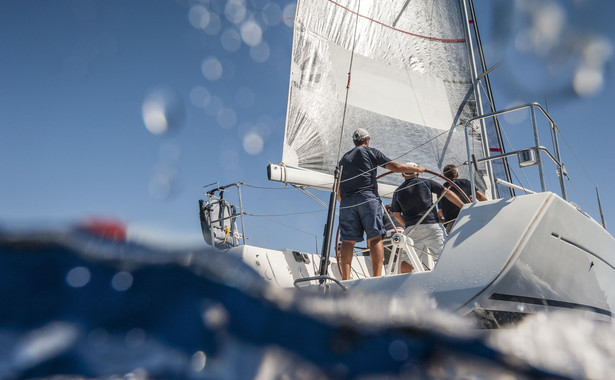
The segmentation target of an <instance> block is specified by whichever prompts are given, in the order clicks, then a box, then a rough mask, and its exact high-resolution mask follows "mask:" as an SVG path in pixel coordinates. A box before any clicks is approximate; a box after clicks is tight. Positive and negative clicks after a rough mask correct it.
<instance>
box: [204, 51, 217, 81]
mask: <svg viewBox="0 0 615 380" xmlns="http://www.w3.org/2000/svg"><path fill="white" fill-rule="evenodd" d="M201 72H202V73H203V76H204V77H205V78H206V79H208V80H210V81H217V80H218V79H220V78H222V63H221V62H220V61H219V60H218V58H215V57H211V58H207V59H205V60H204V61H203V64H202V65H201Z"/></svg>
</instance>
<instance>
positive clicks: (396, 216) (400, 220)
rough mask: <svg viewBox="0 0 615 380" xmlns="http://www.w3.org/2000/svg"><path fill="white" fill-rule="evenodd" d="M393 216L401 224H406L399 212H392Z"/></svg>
mask: <svg viewBox="0 0 615 380" xmlns="http://www.w3.org/2000/svg"><path fill="white" fill-rule="evenodd" d="M393 216H395V219H397V221H398V222H399V223H401V225H402V226H405V225H406V222H404V218H402V216H401V212H394V213H393Z"/></svg>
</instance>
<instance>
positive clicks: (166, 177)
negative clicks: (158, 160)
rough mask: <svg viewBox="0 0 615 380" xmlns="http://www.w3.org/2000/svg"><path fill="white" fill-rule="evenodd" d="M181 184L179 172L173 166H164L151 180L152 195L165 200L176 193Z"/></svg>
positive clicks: (150, 190)
mask: <svg viewBox="0 0 615 380" xmlns="http://www.w3.org/2000/svg"><path fill="white" fill-rule="evenodd" d="M179 183H180V176H179V171H178V170H177V169H176V168H175V167H174V166H172V165H162V166H160V167H159V168H158V169H157V170H156V172H155V173H154V175H153V176H152V179H151V180H150V183H149V192H150V195H151V196H152V197H153V198H156V199H165V198H167V197H169V196H171V195H172V194H173V193H175V191H176V190H177V189H178V187H179Z"/></svg>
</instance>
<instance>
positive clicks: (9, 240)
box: [0, 228, 615, 379]
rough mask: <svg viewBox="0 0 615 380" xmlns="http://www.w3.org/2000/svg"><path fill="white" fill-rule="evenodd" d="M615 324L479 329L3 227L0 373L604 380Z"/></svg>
mask: <svg viewBox="0 0 615 380" xmlns="http://www.w3.org/2000/svg"><path fill="white" fill-rule="evenodd" d="M613 373H615V328H614V327H613V325H612V324H607V323H604V322H596V321H593V320H591V319H586V318H583V317H582V316H579V315H572V314H566V313H553V314H549V315H544V314H541V315H533V316H530V317H528V318H526V319H525V320H524V321H522V322H521V323H519V324H517V325H515V326H512V327H508V328H505V329H499V330H480V329H476V328H475V327H474V326H473V325H472V323H471V322H470V321H468V320H466V319H463V318H460V317H459V316H456V315H452V314H448V313H446V312H443V311H442V310H439V309H438V308H437V305H435V304H434V303H433V301H431V300H429V299H424V298H422V297H419V296H417V297H416V300H415V301H414V302H412V304H411V305H398V304H394V303H393V302H391V301H388V300H386V299H383V298H371V299H370V298H366V297H363V296H362V297H354V296H353V295H352V294H350V295H349V296H347V297H343V298H338V299H331V298H328V297H324V296H322V295H314V294H307V293H304V292H296V291H295V290H288V289H278V288H275V287H273V286H271V285H270V284H269V283H267V282H266V281H265V280H263V279H262V278H261V277H260V276H258V275H257V274H256V273H255V272H254V271H253V270H251V269H250V268H249V267H247V266H246V265H244V264H243V263H242V262H241V261H239V260H238V259H236V258H234V257H233V256H232V255H230V254H228V253H224V252H220V251H213V250H207V249H205V248H195V249H168V248H164V249H163V248H161V247H152V246H147V245H142V244H135V243H130V242H126V241H119V240H117V239H116V240H109V239H105V238H102V237H100V236H98V235H95V234H92V233H90V232H88V231H84V230H82V229H78V228H67V229H63V230H58V229H55V230H46V231H14V230H13V231H8V230H6V229H4V230H1V229H0V378H1V379H17V378H54V379H62V378H70V379H80V378H88V379H92V378H101V379H351V378H352V379H401V378H403V379H525V378H527V379H534V378H544V379H547V378H548V379H551V378H574V379H584V378H588V379H609V378H611V376H612V374H613Z"/></svg>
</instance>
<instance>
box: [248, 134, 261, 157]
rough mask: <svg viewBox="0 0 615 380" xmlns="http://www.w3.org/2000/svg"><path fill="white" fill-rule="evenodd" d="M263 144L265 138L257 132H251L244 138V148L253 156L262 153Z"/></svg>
mask: <svg viewBox="0 0 615 380" xmlns="http://www.w3.org/2000/svg"><path fill="white" fill-rule="evenodd" d="M263 146H264V141H263V138H262V137H261V136H260V135H259V134H258V133H256V132H250V133H248V134H246V135H245V137H244V138H243V149H244V150H245V151H246V153H248V154H250V155H252V156H255V155H257V154H259V153H261V152H262V151H263Z"/></svg>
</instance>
